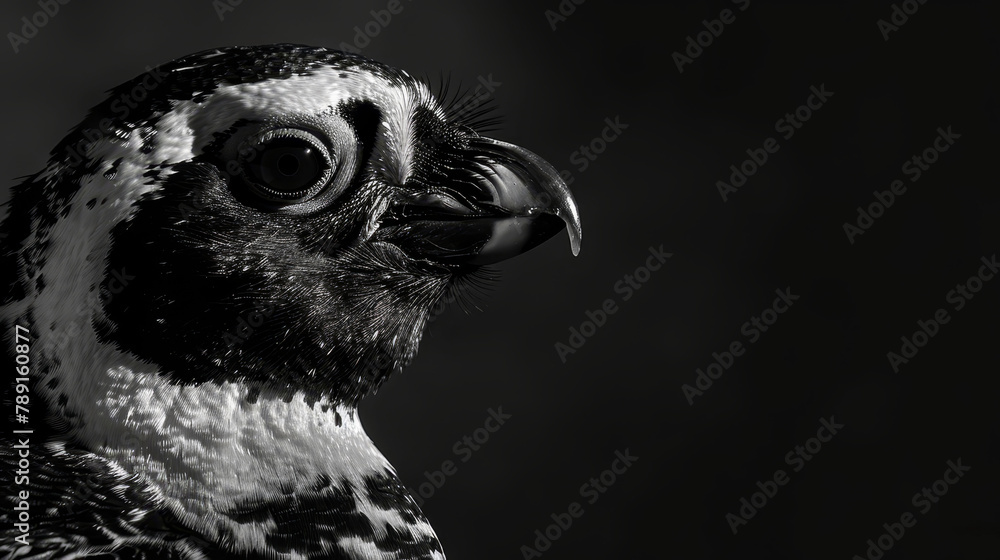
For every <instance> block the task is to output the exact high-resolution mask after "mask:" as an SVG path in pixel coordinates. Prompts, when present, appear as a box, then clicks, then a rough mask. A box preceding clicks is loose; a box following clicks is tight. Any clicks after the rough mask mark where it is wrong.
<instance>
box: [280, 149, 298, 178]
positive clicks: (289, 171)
mask: <svg viewBox="0 0 1000 560" xmlns="http://www.w3.org/2000/svg"><path fill="white" fill-rule="evenodd" d="M298 170H299V158H297V157H295V156H294V155H292V154H281V156H279V157H278V172H279V173H281V174H282V175H289V176H290V175H295V172H296V171H298Z"/></svg>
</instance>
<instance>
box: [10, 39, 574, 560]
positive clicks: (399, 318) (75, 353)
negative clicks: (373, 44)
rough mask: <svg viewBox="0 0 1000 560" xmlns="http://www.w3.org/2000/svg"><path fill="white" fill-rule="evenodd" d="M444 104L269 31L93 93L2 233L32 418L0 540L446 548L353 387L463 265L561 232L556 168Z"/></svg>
mask: <svg viewBox="0 0 1000 560" xmlns="http://www.w3.org/2000/svg"><path fill="white" fill-rule="evenodd" d="M468 120H469V118H468V115H454V114H449V112H448V110H447V107H444V106H443V104H442V100H441V99H439V98H438V97H437V96H435V95H434V94H433V93H432V92H431V90H430V89H429V88H428V87H427V86H426V85H425V84H424V83H422V82H420V81H418V80H414V79H413V78H411V77H410V76H409V75H407V74H406V73H405V72H402V71H399V70H395V69H393V68H389V67H387V66H384V65H382V64H379V63H376V62H373V61H371V60H368V59H365V58H363V57H360V56H356V55H352V54H346V53H342V52H339V51H333V50H328V49H323V48H313V47H304V46H294V45H271V46H261V47H235V48H224V49H217V50H212V51H207V52H203V53H198V54H195V55H191V56H188V57H184V58H181V59H178V60H176V61H174V62H171V63H168V64H166V65H164V66H162V67H160V68H157V69H154V70H151V71H150V72H148V73H147V74H144V75H142V76H139V77H137V78H136V79H134V80H132V81H131V82H128V83H126V84H123V85H122V86H120V87H118V88H116V89H114V90H112V91H111V95H110V97H109V98H108V101H107V102H105V103H103V104H101V105H99V106H97V107H96V108H94V109H93V111H92V112H91V114H90V116H89V117H88V118H87V119H86V120H85V121H84V122H83V123H82V124H81V125H80V126H79V127H78V128H77V129H75V130H74V131H73V132H72V133H71V134H70V135H69V136H68V137H67V138H66V139H64V140H63V141H62V142H61V143H60V144H59V145H58V146H57V147H56V148H55V149H54V150H53V152H52V156H51V159H50V160H49V163H48V165H47V166H46V167H45V169H44V170H43V171H41V172H40V173H38V174H36V175H34V176H32V177H29V178H28V179H27V180H26V181H25V182H24V183H23V184H21V185H20V186H18V187H17V188H16V189H15V191H14V194H13V198H12V201H11V203H10V207H9V209H8V216H7V218H6V220H5V222H4V223H3V226H2V232H3V233H4V234H6V237H5V238H4V241H3V242H4V243H5V251H4V252H3V256H2V259H3V261H4V263H3V272H2V273H3V275H4V277H3V279H2V281H0V282H2V283H0V285H2V286H3V287H4V289H5V290H6V293H5V294H4V297H3V300H2V304H3V307H2V312H0V320H2V321H3V328H4V333H9V334H5V337H6V338H5V342H7V343H8V348H9V352H11V353H12V352H13V350H12V348H13V340H12V338H13V332H14V326H15V325H21V326H24V327H27V328H28V329H29V330H30V336H31V340H32V350H31V368H32V369H31V374H30V376H31V377H30V379H31V381H30V383H31V390H32V393H31V395H32V399H33V400H32V423H33V424H32V428H34V430H35V433H34V434H32V435H31V436H30V439H31V465H32V470H31V474H30V479H31V480H30V485H28V486H27V487H26V489H28V490H30V493H31V508H32V519H31V531H30V536H29V537H28V538H27V540H28V541H29V542H30V545H29V546H21V545H18V544H17V543H16V542H15V541H14V540H13V538H14V537H15V536H17V535H19V533H17V532H16V531H15V530H14V529H12V518H11V517H10V516H11V515H12V509H11V505H12V504H10V503H6V502H5V503H4V507H3V508H2V509H0V534H2V535H3V537H4V539H3V543H2V544H0V553H3V554H10V555H12V556H13V557H14V558H22V557H25V558H27V557H36V556H37V557H39V558H86V557H88V556H90V555H92V556H94V557H98V556H100V555H101V554H104V553H110V554H111V555H112V556H116V557H121V558H157V559H159V558H177V559H181V558H185V559H195V558H281V559H293V558H352V559H355V558H356V559H390V558H391V559H409V558H443V552H442V548H441V546H440V544H439V542H438V539H437V537H436V536H435V534H434V531H433V530H432V529H431V527H430V525H429V524H428V522H427V520H426V519H425V517H424V516H423V514H422V513H421V512H420V510H419V508H418V507H417V505H416V503H415V502H414V500H413V498H412V497H410V496H409V494H408V493H407V491H406V489H405V488H404V487H403V485H402V483H401V482H400V480H399V479H398V477H397V476H396V473H395V471H394V469H393V468H392V466H391V465H390V464H389V463H388V461H387V460H386V459H385V458H384V457H383V456H382V454H381V453H380V452H379V451H378V450H377V448H376V447H375V446H374V445H373V443H372V442H371V441H370V439H369V438H368V437H367V436H366V435H365V432H364V430H363V428H362V427H361V424H360V421H359V419H358V417H357V413H356V407H357V403H358V401H359V399H361V398H362V397H363V396H364V395H366V394H368V393H370V392H371V391H372V390H374V389H375V388H377V387H378V386H379V384H380V383H381V382H382V381H384V379H385V378H386V376H387V375H389V374H390V373H392V372H393V371H397V370H399V369H400V368H402V367H403V366H405V365H406V364H407V363H408V362H409V361H410V360H411V358H412V357H413V355H414V353H415V352H416V350H417V344H418V341H419V339H420V335H421V332H422V330H423V328H424V326H425V322H426V320H427V317H428V314H429V312H430V310H431V308H432V307H433V306H434V304H435V303H436V302H437V301H438V300H439V299H440V298H441V297H442V296H443V295H444V294H445V293H446V292H447V291H448V290H450V289H453V288H454V287H455V286H456V284H461V283H462V281H463V279H468V278H474V277H475V275H476V274H477V271H478V270H479V269H480V267H481V266H482V265H485V264H490V263H493V262H496V261H499V260H502V259H505V258H508V257H511V256H514V255H516V254H518V253H521V252H523V251H526V250H528V249H530V248H531V247H533V246H535V245H537V244H538V243H541V242H542V241H544V240H545V239H547V238H549V237H551V236H552V235H554V234H555V233H557V232H558V231H560V230H561V229H562V228H563V227H564V226H568V227H567V230H568V232H569V234H570V240H571V244H572V247H573V251H574V254H575V253H576V252H577V251H578V249H579V242H580V221H579V215H578V212H577V209H576V206H575V203H574V202H573V199H572V197H571V195H570V193H569V191H568V189H567V188H566V186H565V183H564V182H563V181H561V180H560V179H559V177H558V174H557V173H556V171H555V169H553V168H552V166H550V165H549V164H547V163H546V162H544V161H543V160H541V159H540V158H539V157H538V156H536V155H534V154H532V153H531V152H528V151H527V150H524V149H522V148H518V147H516V146H512V145H509V144H506V143H503V142H500V141H497V140H493V139H490V138H487V137H484V136H482V135H480V134H479V133H477V132H476V131H475V130H474V129H473V127H472V126H470V123H469V122H468ZM8 339H10V340H8ZM9 400H10V399H9V398H8V399H6V401H9ZM5 406H7V402H5ZM12 408H13V407H11V409H12ZM2 437H3V438H5V441H4V442H2V443H3V446H2V449H3V451H2V453H3V456H2V457H3V465H2V467H3V469H4V471H5V473H10V472H12V470H13V467H14V464H15V463H16V456H15V454H14V453H13V452H12V445H11V444H14V443H16V442H13V441H10V440H9V438H10V437H11V435H10V434H9V433H4V434H3V436H2ZM15 489H16V488H15ZM4 499H5V500H8V501H9V500H11V499H12V496H11V495H10V493H8V494H7V495H5V496H4Z"/></svg>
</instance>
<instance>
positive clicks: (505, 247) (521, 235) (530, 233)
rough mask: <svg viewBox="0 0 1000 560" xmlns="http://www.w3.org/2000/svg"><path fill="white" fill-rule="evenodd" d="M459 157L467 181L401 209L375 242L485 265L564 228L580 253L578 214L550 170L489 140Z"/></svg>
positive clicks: (545, 164)
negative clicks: (463, 160)
mask: <svg viewBox="0 0 1000 560" xmlns="http://www.w3.org/2000/svg"><path fill="white" fill-rule="evenodd" d="M466 154H467V157H468V159H469V164H468V167H466V168H465V171H467V172H469V176H468V177H463V179H462V180H461V181H456V182H455V183H454V184H453V185H449V187H447V188H443V189H440V190H435V191H434V192H430V193H427V192H424V193H418V194H414V195H412V196H410V197H409V198H408V199H407V200H404V201H402V202H400V203H399V204H398V205H396V206H395V207H393V208H392V209H391V210H389V211H388V212H387V213H386V215H385V216H384V217H383V221H382V225H381V227H380V228H379V230H378V231H377V232H376V233H375V235H374V239H376V240H380V241H389V242H391V243H393V244H395V245H397V246H399V247H400V248H402V249H403V250H404V251H406V252H407V254H409V255H410V256H411V257H413V258H422V259H428V260H431V261H436V262H439V263H442V264H470V265H486V264H492V263H496V262H499V261H502V260H506V259H509V258H511V257H514V256H516V255H520V254H521V253H524V252H526V251H528V250H530V249H532V248H534V247H536V246H538V245H539V244H541V243H542V242H544V241H545V240H547V239H549V238H550V237H552V236H553V235H555V234H556V233H558V232H559V231H560V230H562V229H563V227H565V228H566V229H567V231H568V233H569V242H570V248H571V250H572V251H573V254H574V255H577V254H579V252H580V238H581V235H582V231H581V228H580V211H579V210H578V209H577V206H576V202H575V201H574V200H573V195H572V194H571V193H570V191H569V188H568V187H567V186H566V183H565V181H563V180H562V178H560V177H559V172H558V171H556V169H555V168H554V167H552V165H550V164H549V163H548V162H547V161H545V160H543V159H542V158H540V157H539V156H537V155H535V154H534V153H532V152H530V151H528V150H526V149H524V148H521V147H518V146H514V145H513V144H508V143H506V142H501V141H499V140H494V139H492V138H484V137H478V138H475V139H472V140H471V141H470V147H469V150H468V151H467V152H466Z"/></svg>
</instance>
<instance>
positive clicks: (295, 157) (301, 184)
mask: <svg viewBox="0 0 1000 560" xmlns="http://www.w3.org/2000/svg"><path fill="white" fill-rule="evenodd" d="M239 159H240V164H241V165H240V167H241V169H242V172H243V177H244V178H245V179H246V182H247V184H248V186H249V188H250V190H251V191H253V193H254V194H256V195H257V196H259V197H260V198H262V199H264V200H265V201H267V202H271V203H277V204H296V203H299V202H304V201H306V200H309V199H310V198H312V197H314V196H315V195H316V194H317V193H319V192H320V191H321V190H323V187H324V186H325V185H326V184H327V183H328V182H329V181H330V179H331V177H332V176H333V172H334V170H335V169H336V167H337V166H336V163H337V162H336V161H335V158H334V156H333V154H332V153H331V152H330V149H329V148H328V147H327V146H326V144H324V143H323V142H322V141H321V140H320V139H319V138H317V137H316V136H315V135H313V134H312V133H310V132H307V131H305V130H302V129H298V128H276V129H271V130H267V131H264V132H261V133H258V134H255V135H253V136H251V137H250V138H248V139H247V141H246V142H245V143H244V145H243V146H242V147H241V149H240V154H239Z"/></svg>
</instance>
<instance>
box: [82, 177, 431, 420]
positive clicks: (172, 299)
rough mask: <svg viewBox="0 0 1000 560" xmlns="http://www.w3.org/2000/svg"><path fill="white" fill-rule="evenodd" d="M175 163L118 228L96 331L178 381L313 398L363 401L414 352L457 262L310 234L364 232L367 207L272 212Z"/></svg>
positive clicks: (218, 180) (215, 179) (217, 179)
mask: <svg viewBox="0 0 1000 560" xmlns="http://www.w3.org/2000/svg"><path fill="white" fill-rule="evenodd" d="M174 171H175V172H174V174H173V175H171V176H170V177H169V178H167V179H166V181H165V183H164V187H163V189H162V190H160V191H156V192H154V193H151V194H149V195H147V196H145V197H144V198H143V199H142V200H141V201H140V202H138V203H137V204H136V205H135V211H134V213H133V215H132V217H131V218H130V219H129V220H128V221H126V222H122V223H120V224H118V225H117V226H116V227H115V228H114V230H113V231H112V248H111V251H110V254H109V257H108V264H107V269H106V275H105V281H104V284H103V285H102V288H101V289H102V294H112V293H113V294H114V297H112V298H107V297H106V298H104V301H105V309H104V310H105V314H106V320H104V321H103V322H101V323H99V324H98V325H97V327H98V333H99V335H100V337H101V340H103V341H105V342H112V343H114V344H116V345H117V346H118V347H120V348H122V349H125V350H128V351H130V352H132V353H133V354H135V355H136V356H138V357H139V358H141V359H144V360H147V361H150V362H152V363H155V364H157V365H158V366H159V367H160V368H161V369H162V371H164V372H165V373H166V374H167V375H168V377H169V378H170V379H171V380H173V381H175V382H180V383H187V384H198V383H205V382H219V381H224V380H225V381H244V382H247V383H248V384H249V385H251V386H253V387H257V388H259V389H260V390H261V398H272V397H274V398H282V399H284V400H290V399H291V398H292V395H293V394H294V393H295V392H296V391H300V390H301V391H304V392H305V393H306V394H307V395H308V396H309V399H310V402H312V401H314V400H315V399H317V398H319V397H329V398H331V399H333V400H334V401H336V402H345V403H350V404H353V403H356V402H357V401H358V400H359V399H360V398H361V396H363V395H364V394H366V393H367V392H369V391H370V390H371V389H372V388H374V387H377V386H378V385H379V384H380V383H381V382H382V381H383V380H384V379H385V377H386V376H387V375H388V374H389V373H391V372H392V371H395V370H397V369H400V368H401V367H403V365H405V364H406V363H407V362H408V361H409V360H410V358H412V356H413V354H414V353H415V352H416V343H417V340H418V339H419V335H420V331H421V330H422V328H423V322H424V321H425V319H426V315H427V313H428V312H429V310H430V307H431V306H432V305H433V304H434V302H435V301H436V300H437V298H439V297H440V296H441V295H443V293H444V290H445V289H446V287H447V285H448V283H449V281H450V279H451V276H450V274H449V273H448V272H447V271H445V270H443V269H439V270H435V269H428V268H426V265H423V264H420V263H417V262H416V261H411V260H409V259H407V258H406V257H405V256H404V255H403V254H402V253H400V252H399V251H398V250H396V249H394V248H393V247H391V246H388V245H381V244H376V245H371V244H362V245H351V246H348V247H346V248H341V249H336V248H335V249H334V250H333V251H332V252H329V253H323V252H321V251H320V250H319V248H318V247H316V245H315V243H314V242H313V239H314V238H315V237H316V236H317V235H328V236H331V237H337V236H341V235H344V233H343V232H355V231H357V230H358V229H359V228H360V224H362V223H364V222H366V221H367V220H369V219H370V216H369V214H368V212H369V208H368V207H367V206H366V205H359V204H346V203H345V204H344V205H341V206H337V207H335V208H334V209H331V210H330V211H323V212H318V213H316V214H313V215H281V214H273V213H268V212H264V211H259V210H255V209H252V208H248V207H246V206H244V205H242V204H240V203H239V202H238V201H237V200H236V199H235V198H234V197H233V195H232V193H231V192H230V191H229V188H228V186H227V185H226V184H225V182H224V181H223V180H222V178H221V176H220V174H219V173H218V170H217V168H216V167H215V166H212V165H208V164H204V163H186V164H179V165H176V166H174ZM116 273H117V275H116ZM122 276H124V277H125V278H126V279H127V282H124V285H123V281H122V278H121V277H122ZM376 333H377V334H376ZM359 378H360V380H359Z"/></svg>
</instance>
